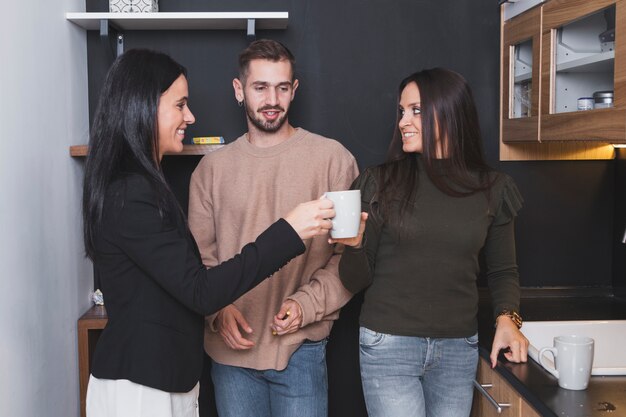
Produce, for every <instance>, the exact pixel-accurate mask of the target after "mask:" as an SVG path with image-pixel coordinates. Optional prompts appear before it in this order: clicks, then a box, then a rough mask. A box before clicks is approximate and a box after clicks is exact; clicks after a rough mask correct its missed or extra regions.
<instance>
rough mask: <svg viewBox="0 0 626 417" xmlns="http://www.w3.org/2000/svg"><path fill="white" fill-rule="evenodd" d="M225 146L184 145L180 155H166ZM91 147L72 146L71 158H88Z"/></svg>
mask: <svg viewBox="0 0 626 417" xmlns="http://www.w3.org/2000/svg"><path fill="white" fill-rule="evenodd" d="M222 147H224V145H183V151H182V152H178V153H170V152H168V153H166V154H165V155H172V156H188V155H206V154H207V153H210V152H213V151H216V150H218V149H220V148H222ZM88 152H89V147H88V146H87V145H74V146H70V156H72V157H84V156H87V153H88Z"/></svg>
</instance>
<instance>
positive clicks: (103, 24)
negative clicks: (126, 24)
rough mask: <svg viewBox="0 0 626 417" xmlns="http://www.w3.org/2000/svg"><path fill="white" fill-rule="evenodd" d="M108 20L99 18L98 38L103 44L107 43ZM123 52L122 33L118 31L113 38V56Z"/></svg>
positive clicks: (108, 37)
mask: <svg viewBox="0 0 626 417" xmlns="http://www.w3.org/2000/svg"><path fill="white" fill-rule="evenodd" d="M109 26H110V25H109V20H108V19H101V20H100V39H101V40H102V43H103V44H105V45H109V39H110V36H109ZM123 53H124V34H123V33H122V32H120V31H118V34H117V36H116V38H115V56H116V57H118V56H120V55H122V54H123Z"/></svg>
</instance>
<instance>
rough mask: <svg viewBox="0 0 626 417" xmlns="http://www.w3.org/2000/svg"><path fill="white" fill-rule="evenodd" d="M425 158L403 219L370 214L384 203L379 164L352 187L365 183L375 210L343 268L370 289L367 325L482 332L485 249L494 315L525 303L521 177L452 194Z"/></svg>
mask: <svg viewBox="0 0 626 417" xmlns="http://www.w3.org/2000/svg"><path fill="white" fill-rule="evenodd" d="M417 158H418V181H417V191H416V197H415V204H413V205H411V206H410V207H409V209H408V210H407V212H406V215H405V216H406V217H405V218H404V222H403V224H402V226H393V225H390V224H389V223H383V222H381V220H380V218H379V216H376V215H373V214H372V213H370V210H371V209H372V208H373V207H375V206H376V204H377V202H376V196H375V195H376V188H377V185H376V180H375V178H376V175H375V171H376V170H377V169H378V168H377V167H375V168H371V169H368V170H367V171H365V172H364V173H363V174H362V175H360V176H359V177H358V178H357V179H356V180H355V182H354V184H353V185H352V188H354V189H360V190H361V196H362V203H363V211H367V212H368V213H370V217H369V219H368V220H367V227H366V230H365V236H364V241H363V248H361V249H354V248H351V247H346V250H345V252H344V254H343V256H342V259H341V263H340V266H339V274H340V277H341V280H342V283H343V284H344V286H345V287H346V288H347V289H348V290H349V291H350V292H352V293H357V292H359V291H361V290H363V289H364V288H367V290H366V292H365V298H364V302H363V306H362V309H361V316H360V324H361V325H362V326H365V327H367V328H369V329H371V330H374V331H378V332H381V333H388V334H394V335H404V336H420V337H442V338H445V337H468V336H471V335H473V334H474V333H476V331H477V319H476V315H477V311H478V290H477V286H476V279H477V276H478V274H479V271H480V266H479V253H480V252H481V250H482V251H483V253H484V260H485V262H484V268H485V272H486V276H487V279H488V285H489V289H490V292H491V298H492V303H493V309H494V315H495V314H497V313H498V312H500V311H502V310H505V309H506V310H518V309H519V295H520V291H519V277H518V272H517V263H516V260H515V241H514V225H513V224H514V221H513V219H514V217H515V215H516V214H517V211H518V210H519V209H520V208H521V205H522V201H523V200H522V197H521V195H520V193H519V191H518V190H517V187H516V186H515V184H514V182H513V180H512V179H511V178H510V177H509V176H508V175H506V174H502V173H496V172H494V173H493V174H492V175H491V178H493V179H494V181H493V185H492V187H491V191H490V192H477V193H475V194H473V195H470V196H467V197H452V196H450V195H447V194H445V193H443V192H442V191H440V190H439V189H438V188H436V187H435V185H434V184H433V183H432V181H431V180H430V179H429V177H428V175H427V174H426V172H425V170H424V167H423V164H422V161H421V156H419V155H418V156H417ZM440 171H441V172H445V169H442V170H440ZM399 228H401V229H402V232H401V233H398V232H399V230H398V229H399Z"/></svg>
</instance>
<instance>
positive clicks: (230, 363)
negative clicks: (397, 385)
mask: <svg viewBox="0 0 626 417" xmlns="http://www.w3.org/2000/svg"><path fill="white" fill-rule="evenodd" d="M294 62H295V60H294V58H293V55H292V54H291V52H289V50H288V49H287V48H286V47H285V46H284V45H282V44H280V43H278V42H275V41H268V40H259V41H256V42H253V43H252V44H251V45H250V46H249V47H248V48H247V49H245V50H244V51H243V52H242V53H241V55H240V57H239V78H238V79H235V80H233V87H234V90H235V98H236V99H237V102H238V103H239V105H240V106H244V107H245V111H246V115H247V124H248V133H246V134H244V135H243V136H241V137H240V138H238V139H237V140H236V141H235V142H233V143H231V144H229V145H227V146H225V147H224V148H223V149H220V150H218V151H216V152H212V153H210V154H208V155H206V156H205V157H204V158H203V159H202V161H201V162H200V164H199V165H198V167H197V168H196V170H195V171H194V173H193V175H192V178H191V185H190V194H189V225H190V228H191V231H192V232H193V235H194V237H195V238H196V240H197V242H198V246H199V247H200V251H201V253H202V258H203V261H204V263H205V265H207V266H209V267H210V266H214V265H216V264H218V263H220V262H222V261H224V260H227V259H229V258H231V257H232V256H234V255H235V254H236V253H238V251H239V250H240V249H241V247H242V246H243V245H244V244H246V243H247V242H249V241H251V240H253V239H254V237H255V236H257V235H258V234H259V233H260V232H261V231H262V230H264V229H265V228H266V227H267V226H268V225H269V224H271V223H272V222H274V221H275V220H276V219H278V218H280V217H282V216H284V215H285V214H286V213H287V212H288V211H289V210H290V209H291V208H292V207H294V206H295V205H297V204H299V203H302V202H305V201H309V200H311V199H315V198H318V197H320V196H321V195H323V194H324V193H325V192H326V191H333V190H345V189H348V188H349V187H350V184H351V183H352V181H353V180H354V178H355V177H356V176H357V173H358V172H357V171H358V169H357V165H356V161H355V159H354V157H353V156H352V155H351V154H350V152H348V151H347V150H346V149H345V148H344V147H343V146H342V145H341V144H340V143H339V142H337V141H335V140H332V139H327V138H324V137H322V136H319V135H316V134H314V133H311V132H308V131H306V130H304V129H302V128H294V127H293V126H291V125H290V124H289V121H288V110H289V106H290V104H291V101H292V100H293V98H294V95H295V91H296V89H297V88H298V80H296V79H295V77H294ZM305 244H306V252H305V253H304V254H303V255H301V256H299V257H298V258H296V259H294V260H292V261H291V262H290V263H289V264H287V265H286V266H285V267H284V268H282V269H281V270H280V271H279V272H277V273H275V274H274V275H273V276H272V277H271V278H270V279H268V280H266V281H264V282H263V283H262V284H260V285H259V286H258V287H256V288H255V289H253V290H252V291H250V292H249V293H247V294H246V295H244V296H242V297H241V298H239V299H238V300H237V301H235V302H234V303H233V304H231V305H230V306H227V307H225V308H224V309H222V310H221V311H220V312H218V313H217V314H215V315H213V316H209V317H207V320H206V323H207V324H206V330H205V349H206V352H207V353H208V354H209V356H211V358H212V368H211V376H212V378H213V383H214V385H215V397H216V404H217V409H218V413H219V415H220V417H251V416H255V417H270V416H273V417H294V416H298V417H326V416H327V413H328V399H327V374H326V338H327V336H328V334H329V333H330V329H331V326H332V322H333V320H335V319H336V318H337V317H338V312H339V309H340V308H341V306H343V305H344V304H345V303H346V302H347V300H348V299H349V298H350V296H351V295H350V293H348V291H346V290H345V289H344V288H343V286H342V285H341V282H340V280H339V275H338V261H339V256H340V255H339V254H338V253H337V252H336V251H335V248H334V247H333V246H332V245H329V244H328V242H327V238H324V237H318V238H313V239H311V240H308V241H306V242H305Z"/></svg>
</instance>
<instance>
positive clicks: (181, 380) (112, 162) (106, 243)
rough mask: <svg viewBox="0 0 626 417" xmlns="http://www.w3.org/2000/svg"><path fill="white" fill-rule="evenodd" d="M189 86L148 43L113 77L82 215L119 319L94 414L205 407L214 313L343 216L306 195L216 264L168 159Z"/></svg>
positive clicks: (90, 394) (93, 380) (97, 363)
mask: <svg viewBox="0 0 626 417" xmlns="http://www.w3.org/2000/svg"><path fill="white" fill-rule="evenodd" d="M188 95H189V94H188V87H187V79H186V70H185V68H184V67H182V66H181V65H180V64H178V63H177V62H175V61H174V60H172V59H171V58H170V57H169V56H167V55H165V54H162V53H158V52H154V51H148V50H130V51H128V52H126V53H124V54H123V55H121V56H120V57H119V58H117V59H116V61H115V62H114V63H113V66H112V67H111V69H110V70H109V72H108V74H107V77H106V79H105V81H104V86H103V87H102V91H101V95H100V100H99V104H98V108H97V110H96V113H95V116H94V122H93V126H92V131H91V138H90V142H89V155H88V157H87V162H86V169H85V181H84V194H83V221H84V240H85V247H86V252H87V255H88V256H89V258H91V259H92V260H93V263H94V274H95V279H96V283H97V284H98V286H99V288H100V289H101V290H102V292H103V293H104V297H105V302H106V307H107V314H108V323H107V326H106V327H105V329H104V330H103V332H102V335H101V336H100V339H99V340H98V344H97V346H96V349H95V353H94V356H93V362H92V364H91V365H92V368H91V377H90V380H89V386H88V391H87V415H88V416H89V417H100V416H103V417H104V416H115V417H124V416H129V417H130V416H132V417H139V416H151V417H155V416H157V417H158V416H167V417H172V416H176V417H183V416H184V417H187V416H196V415H197V406H196V400H197V396H198V380H199V378H200V372H201V370H202V360H203V347H202V344H203V332H204V320H203V317H204V316H205V315H208V314H212V313H214V312H216V311H217V310H219V309H221V308H222V307H224V306H226V305H228V304H230V303H231V302H232V301H234V300H235V299H237V298H238V297H240V296H241V295H242V294H244V293H245V292H246V291H248V290H250V289H251V288H253V287H254V286H256V285H257V284H259V283H260V282H262V281H263V280H264V279H265V278H267V277H268V276H270V275H271V274H272V273H273V272H275V271H276V270H278V269H279V268H281V267H282V266H283V265H285V264H286V263H287V262H289V260H290V259H292V258H294V257H295V256H297V255H299V254H300V253H302V252H304V249H305V247H304V244H303V242H302V239H308V238H311V237H313V236H317V235H320V234H325V233H327V231H328V230H329V229H330V228H331V227H332V224H331V223H330V221H328V220H325V219H328V218H330V217H333V216H334V210H333V209H332V203H331V202H329V201H328V200H317V201H312V202H308V203H303V204H300V205H299V206H298V207H297V208H296V209H294V210H293V211H292V212H290V213H288V214H286V215H285V217H284V218H283V219H278V220H277V221H276V222H275V223H274V224H272V225H271V226H270V227H269V228H268V229H266V230H265V231H264V232H263V233H261V235H259V237H258V238H257V239H256V241H255V242H253V243H250V244H248V245H246V246H244V247H243V249H242V251H241V253H240V254H238V255H236V256H235V257H234V258H232V259H230V260H228V261H226V262H224V263H222V264H220V265H218V266H216V267H214V268H212V269H206V268H205V267H204V266H203V265H202V262H201V259H200V255H199V252H198V249H197V247H196V244H195V242H194V240H193V237H192V236H191V233H190V232H189V230H188V228H187V222H186V219H185V216H184V214H183V211H182V209H181V208H180V206H179V204H178V203H177V201H176V198H175V196H174V194H173V193H172V191H171V190H170V187H169V186H168V184H167V182H166V181H165V178H164V176H163V172H162V171H161V158H162V157H163V155H164V154H165V153H168V152H180V151H182V149H183V145H182V140H183V139H184V136H185V129H186V128H187V126H188V125H190V124H192V123H194V121H195V118H194V116H193V114H192V113H191V111H190V110H189V106H188V104H187V100H188Z"/></svg>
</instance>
